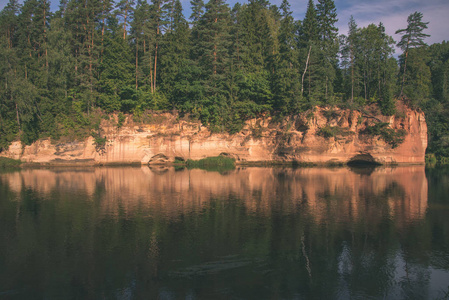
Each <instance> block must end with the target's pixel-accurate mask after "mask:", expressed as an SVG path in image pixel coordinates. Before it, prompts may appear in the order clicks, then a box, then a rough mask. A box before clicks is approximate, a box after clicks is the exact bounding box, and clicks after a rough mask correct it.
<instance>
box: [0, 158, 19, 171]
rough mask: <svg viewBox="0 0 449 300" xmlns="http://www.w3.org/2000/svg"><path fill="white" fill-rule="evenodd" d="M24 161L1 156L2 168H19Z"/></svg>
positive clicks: (0, 165) (0, 164)
mask: <svg viewBox="0 0 449 300" xmlns="http://www.w3.org/2000/svg"><path fill="white" fill-rule="evenodd" d="M21 164H22V162H21V161H20V160H18V159H12V158H7V157H0V169H7V168H18V167H19V166H20V165H21Z"/></svg>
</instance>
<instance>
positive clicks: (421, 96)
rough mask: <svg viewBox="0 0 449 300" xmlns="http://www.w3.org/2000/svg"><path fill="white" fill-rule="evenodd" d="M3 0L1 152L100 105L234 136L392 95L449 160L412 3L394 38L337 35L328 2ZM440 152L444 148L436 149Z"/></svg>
mask: <svg viewBox="0 0 449 300" xmlns="http://www.w3.org/2000/svg"><path fill="white" fill-rule="evenodd" d="M191 7H192V15H191V16H190V17H189V20H187V19H186V18H185V17H184V15H183V13H182V6H181V3H180V1H179V0H152V1H151V3H149V2H147V1H145V0H137V1H136V2H135V1H134V0H121V1H120V2H118V1H117V2H114V1H113V0H88V1H80V0H61V1H60V5H59V9H58V10H57V11H56V12H51V11H50V3H49V1H48V0H26V1H25V2H24V3H23V5H20V4H19V3H18V1H17V0H10V1H9V3H8V4H7V5H6V6H5V8H4V9H3V10H2V11H1V13H0V36H1V38H0V57H1V59H0V68H1V70H0V150H2V149H4V148H5V147H6V146H7V145H8V144H9V143H10V142H11V141H12V140H14V139H17V138H20V139H21V140H22V141H23V142H24V143H25V144H29V143H31V142H33V141H35V140H36V139H38V138H43V137H51V138H53V139H59V138H61V137H62V136H69V137H71V138H73V137H75V138H76V137H82V135H83V134H91V130H92V129H95V128H97V129H98V124H99V120H101V117H105V116H107V114H110V113H113V112H115V113H119V114H120V115H121V114H123V113H130V114H133V116H134V118H135V119H136V120H138V119H139V118H140V119H142V118H143V117H142V116H144V115H145V112H146V111H149V110H173V109H176V110H178V111H179V112H181V113H182V114H188V115H189V116H190V117H192V118H198V119H201V121H202V122H203V123H204V124H207V125H208V126H209V127H210V128H211V130H213V131H228V132H231V133H232V132H237V131H239V130H240V129H241V128H242V125H243V122H244V120H245V119H248V118H252V117H256V116H261V115H266V114H268V113H269V114H276V115H279V116H283V115H287V114H293V113H298V112H301V111H305V110H307V109H310V108H312V107H314V106H316V105H345V106H347V107H350V108H353V109H357V108H358V107H362V106H364V105H366V104H372V103H376V104H378V106H379V108H380V110H381V112H382V113H383V114H386V115H392V114H394V113H395V101H396V100H395V99H397V98H401V99H406V101H407V102H408V103H409V104H410V105H412V106H415V107H421V108H423V109H425V111H426V112H431V113H430V114H429V115H428V120H429V124H430V127H431V133H432V140H431V141H432V143H431V147H430V150H431V151H433V152H435V153H438V154H440V155H445V156H449V150H445V149H449V148H447V146H448V144H449V128H448V122H447V120H448V114H447V112H448V111H449V107H448V100H449V93H448V83H449V79H448V71H449V62H448V57H449V46H448V44H447V43H446V42H443V43H442V44H434V45H432V46H427V45H426V44H425V43H424V38H425V37H426V36H427V35H426V34H425V33H424V31H423V30H425V29H426V28H427V23H425V22H423V21H422V14H421V13H418V12H416V13H414V14H412V15H410V17H409V18H408V26H407V28H405V29H401V30H398V33H400V34H402V39H401V41H398V42H397V45H398V46H399V47H400V48H401V49H402V50H403V54H402V55H400V56H399V58H400V59H399V61H397V60H396V59H395V58H394V57H393V53H394V46H395V44H396V42H395V41H394V40H393V38H392V37H391V36H388V35H387V34H386V33H385V28H384V26H383V25H382V23H380V24H377V25H376V24H370V25H369V26H367V27H364V28H360V27H358V26H357V24H356V22H355V20H354V19H353V18H351V20H349V24H348V25H349V29H348V34H347V35H346V36H339V35H338V30H337V28H336V26H335V24H336V22H337V20H338V19H337V12H336V8H335V4H334V2H333V1H332V0H318V2H317V3H314V2H313V1H312V0H310V1H309V3H308V7H307V13H306V15H305V18H304V19H303V20H294V19H293V17H292V11H291V9H290V5H289V3H288V1H287V0H284V1H283V2H282V4H281V5H280V7H277V6H275V5H271V4H270V3H269V2H268V1H265V0H250V1H249V2H248V3H247V4H239V3H237V4H235V5H234V7H232V8H230V7H229V6H228V4H226V3H225V2H224V1H223V0H210V1H209V2H208V3H204V2H203V0H192V1H191ZM444 151H446V152H444Z"/></svg>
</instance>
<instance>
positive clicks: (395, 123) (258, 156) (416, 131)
mask: <svg viewBox="0 0 449 300" xmlns="http://www.w3.org/2000/svg"><path fill="white" fill-rule="evenodd" d="M399 112H400V113H399V114H398V115H399V116H391V117H387V116H380V115H372V114H370V113H361V112H359V111H351V110H348V109H346V110H343V109H338V108H334V109H332V110H331V109H329V108H319V107H317V108H315V110H314V112H313V113H308V114H302V115H297V116H293V117H289V118H285V119H284V120H282V122H280V123H279V122H274V121H273V119H272V118H270V117H266V118H261V119H253V120H249V121H247V122H246V124H245V126H244V128H243V129H242V130H241V131H240V132H239V133H236V134H232V135H231V134H224V133H222V134H212V133H211V132H210V131H209V130H208V129H207V128H206V127H205V126H202V125H201V124H200V123H199V122H193V121H188V120H183V119H181V120H179V118H178V116H177V115H173V114H168V113H166V114H160V115H157V116H156V117H154V118H153V121H152V122H151V124H134V123H133V122H132V121H131V120H130V118H128V120H127V121H126V123H125V125H124V126H123V127H122V128H120V129H118V128H117V127H116V126H115V125H114V124H113V122H111V121H105V120H104V121H103V123H102V127H101V132H102V136H104V137H106V139H107V142H106V144H105V145H102V147H98V145H95V143H94V139H93V138H92V137H90V138H88V139H86V140H83V141H73V142H67V143H58V142H52V141H50V140H39V141H37V142H35V143H33V144H32V145H30V146H24V147H23V146H22V145H21V143H20V142H14V143H13V144H12V145H11V146H10V148H9V150H8V151H5V152H3V153H0V155H1V156H6V157H10V158H15V159H21V160H23V161H25V162H35V163H52V164H114V163H142V164H147V163H149V162H150V161H151V162H154V161H156V162H158V163H166V162H170V161H174V160H175V158H178V159H181V160H187V159H194V160H197V159H201V158H205V157H210V156H218V155H227V156H230V157H233V158H235V159H236V161H237V163H239V162H240V163H243V162H257V161H295V162H313V163H347V162H350V161H353V160H358V159H360V158H361V159H362V160H366V161H368V162H375V163H381V164H389V163H393V164H394V163H411V164H422V163H424V157H425V151H426V147H427V125H426V121H425V116H424V113H422V112H420V111H416V110H411V109H409V108H406V107H404V106H402V107H400V110H399ZM376 122H383V123H388V124H389V125H388V126H389V128H392V129H395V130H396V131H398V130H405V133H406V134H405V138H404V141H403V143H401V144H400V145H399V146H398V147H395V148H393V147H392V146H391V145H390V144H388V143H387V142H385V141H384V140H383V139H382V138H381V137H380V136H373V135H368V134H364V133H363V131H364V129H365V128H366V127H367V126H372V125H373V124H375V123H376ZM335 126H338V127H339V128H340V129H339V130H338V132H337V133H336V134H335V135H334V136H331V137H324V136H322V135H321V134H320V130H322V128H332V127H335Z"/></svg>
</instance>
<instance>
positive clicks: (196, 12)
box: [190, 0, 204, 26]
mask: <svg viewBox="0 0 449 300" xmlns="http://www.w3.org/2000/svg"><path fill="white" fill-rule="evenodd" d="M190 5H191V6H192V14H191V15H190V20H191V23H192V25H193V26H195V25H197V24H198V22H199V21H200V19H201V17H202V16H203V14H204V2H203V0H191V1H190Z"/></svg>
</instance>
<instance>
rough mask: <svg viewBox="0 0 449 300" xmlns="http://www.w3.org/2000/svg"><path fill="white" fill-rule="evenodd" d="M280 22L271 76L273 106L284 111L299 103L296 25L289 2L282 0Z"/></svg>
mask: <svg viewBox="0 0 449 300" xmlns="http://www.w3.org/2000/svg"><path fill="white" fill-rule="evenodd" d="M280 8H281V15H282V19H281V22H280V23H281V24H280V28H279V36H278V38H279V55H278V59H277V61H276V65H275V72H274V74H273V75H274V76H273V78H272V82H273V86H274V88H273V92H274V95H275V103H274V106H275V108H276V109H278V110H280V111H282V112H284V113H286V112H288V111H290V110H291V109H292V108H293V107H297V106H298V104H299V103H297V101H298V98H297V97H298V95H299V78H298V74H299V70H298V65H297V62H298V61H297V58H298V53H297V43H296V40H297V38H296V35H295V32H296V25H295V22H294V20H293V17H292V11H291V9H290V4H289V3H288V1H287V0H283V1H282V4H281V7H280Z"/></svg>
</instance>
